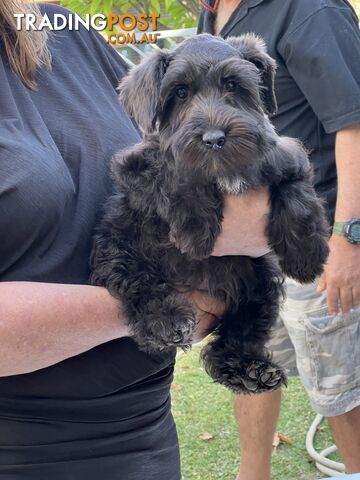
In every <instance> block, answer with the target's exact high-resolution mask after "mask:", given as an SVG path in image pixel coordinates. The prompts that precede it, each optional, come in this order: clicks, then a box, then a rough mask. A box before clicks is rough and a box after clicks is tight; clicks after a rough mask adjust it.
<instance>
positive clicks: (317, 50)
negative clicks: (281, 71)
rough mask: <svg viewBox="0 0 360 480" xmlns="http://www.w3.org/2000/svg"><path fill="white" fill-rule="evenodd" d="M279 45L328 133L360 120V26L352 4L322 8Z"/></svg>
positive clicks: (289, 68) (298, 83)
mask: <svg viewBox="0 0 360 480" xmlns="http://www.w3.org/2000/svg"><path fill="white" fill-rule="evenodd" d="M278 48H279V53H280V54H281V55H282V57H283V59H284V61H285V63H286V66H287V68H288V70H289V72H290V74H291V75H292V77H293V78H294V80H295V82H296V83H297V85H298V86H299V88H300V89H301V90H302V92H303V94H304V95H305V97H306V99H307V100H308V102H309V104H310V106H311V107H312V109H313V110H314V112H315V114H316V116H317V117H318V118H319V120H320V121H321V122H322V124H323V126H324V128H325V131H326V132H327V133H333V132H336V131H338V130H340V129H342V128H346V127H348V126H350V125H354V124H357V123H360V31H359V27H358V22H357V18H356V15H355V14H354V12H353V11H352V10H351V9H350V8H335V7H323V8H321V9H320V10H318V11H317V12H315V13H314V14H313V15H311V16H310V17H309V18H307V19H306V21H304V22H303V23H301V24H300V25H299V26H297V27H296V28H295V29H294V30H292V31H291V32H290V33H289V34H287V35H286V36H285V37H283V39H282V40H281V41H280V42H279V45H278Z"/></svg>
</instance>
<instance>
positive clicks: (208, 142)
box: [202, 130, 226, 150]
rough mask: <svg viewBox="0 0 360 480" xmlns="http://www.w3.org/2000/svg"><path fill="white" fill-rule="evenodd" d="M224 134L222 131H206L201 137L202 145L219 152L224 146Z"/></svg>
mask: <svg viewBox="0 0 360 480" xmlns="http://www.w3.org/2000/svg"><path fill="white" fill-rule="evenodd" d="M225 140H226V139H225V133H224V132H223V131H222V130H208V131H207V132H205V133H204V135H203V136H202V141H203V144H204V145H205V146H206V147H207V148H208V149H209V150H210V149H211V150H220V149H221V148H222V147H223V146H224V145H225Z"/></svg>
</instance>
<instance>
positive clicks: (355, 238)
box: [333, 218, 360, 245]
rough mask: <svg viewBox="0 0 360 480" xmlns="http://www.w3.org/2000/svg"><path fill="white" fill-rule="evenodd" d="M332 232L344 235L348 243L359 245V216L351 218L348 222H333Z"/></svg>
mask: <svg viewBox="0 0 360 480" xmlns="http://www.w3.org/2000/svg"><path fill="white" fill-rule="evenodd" d="M333 233H335V234H336V235H342V236H344V237H345V238H346V239H347V240H348V241H349V242H350V243H354V244H356V245H360V218H352V219H351V220H350V221H349V222H335V223H334V226H333Z"/></svg>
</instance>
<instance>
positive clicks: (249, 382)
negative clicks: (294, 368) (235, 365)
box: [241, 361, 287, 393]
mask: <svg viewBox="0 0 360 480" xmlns="http://www.w3.org/2000/svg"><path fill="white" fill-rule="evenodd" d="M241 381H242V383H243V385H244V387H245V389H246V390H248V391H249V392H251V393H261V392H269V391H272V390H276V389H277V388H279V387H280V386H281V385H286V384H287V381H286V377H285V375H284V372H283V371H282V370H281V369H279V368H278V367H276V366H275V365H273V364H271V363H266V362H262V361H254V362H252V363H251V364H250V365H249V366H248V367H247V369H246V371H245V375H244V377H243V378H242V379H241Z"/></svg>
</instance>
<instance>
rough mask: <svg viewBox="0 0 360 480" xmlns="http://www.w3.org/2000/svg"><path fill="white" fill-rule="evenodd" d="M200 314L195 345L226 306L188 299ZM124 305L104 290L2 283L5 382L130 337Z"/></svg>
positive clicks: (0, 367) (1, 370) (0, 353)
mask: <svg viewBox="0 0 360 480" xmlns="http://www.w3.org/2000/svg"><path fill="white" fill-rule="evenodd" d="M189 300H190V301H191V302H192V303H193V305H194V307H195V308H196V311H197V318H198V325H197V328H196V331H195V333H194V343H195V342H197V341H200V340H202V338H204V337H205V336H206V335H207V333H208V329H209V328H210V327H211V326H212V324H213V322H214V321H215V319H216V316H218V315H221V313H222V311H223V305H222V304H221V303H220V302H218V301H217V300H215V299H213V298H211V297H209V296H208V295H206V294H203V293H201V292H194V293H193V294H191V295H189ZM119 312H120V305H119V301H118V300H116V299H115V298H113V297H112V296H111V295H110V294H109V292H108V291H107V290H106V289H105V288H102V287H93V286H88V285H62V284H52V283H32V282H3V283H0V377H5V376H9V375H19V374H22V373H29V372H33V371H35V370H39V369H41V368H45V367H48V366H50V365H53V364H55V363H58V362H61V361H62V360H65V359H66V358H69V357H73V356H75V355H78V354H80V353H83V352H86V351H87V350H90V349H91V348H93V347H96V346H97V345H100V344H101V343H105V342H109V341H110V340H114V339H116V338H120V337H124V336H128V335H129V331H128V327H127V326H126V322H125V319H123V318H121V316H120V315H119Z"/></svg>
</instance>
